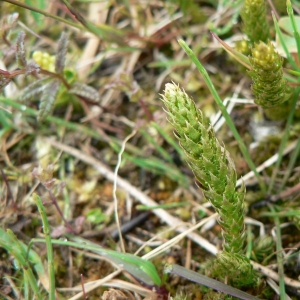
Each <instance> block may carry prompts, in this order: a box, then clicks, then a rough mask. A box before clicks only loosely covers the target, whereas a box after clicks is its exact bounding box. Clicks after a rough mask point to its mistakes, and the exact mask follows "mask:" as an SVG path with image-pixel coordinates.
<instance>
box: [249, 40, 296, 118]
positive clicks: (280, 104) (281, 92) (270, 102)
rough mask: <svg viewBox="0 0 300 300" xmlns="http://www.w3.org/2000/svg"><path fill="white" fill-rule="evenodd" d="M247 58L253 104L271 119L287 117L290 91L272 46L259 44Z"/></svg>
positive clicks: (281, 61)
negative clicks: (249, 66) (260, 107)
mask: <svg viewBox="0 0 300 300" xmlns="http://www.w3.org/2000/svg"><path fill="white" fill-rule="evenodd" d="M251 52H252V55H251V56H250V57H249V60H250V65H251V70H250V71H249V72H248V73H249V75H250V76H251V78H252V81H253V84H252V92H253V94H254V96H255V100H254V102H255V103H256V104H258V105H260V106H262V108H264V110H265V113H266V115H267V116H268V117H269V118H271V119H273V120H276V119H281V118H284V117H286V116H287V114H288V111H289V109H290V101H289V99H290V98H291V95H292V89H291V88H290V87H289V86H288V84H287V81H286V80H285V79H284V78H283V68H282V64H283V59H282V57H281V56H280V55H279V54H278V53H277V52H276V51H275V49H274V46H273V44H272V43H271V42H270V41H269V42H268V43H267V44H265V43H264V42H259V43H256V44H255V45H254V47H253V48H252V51H251Z"/></svg>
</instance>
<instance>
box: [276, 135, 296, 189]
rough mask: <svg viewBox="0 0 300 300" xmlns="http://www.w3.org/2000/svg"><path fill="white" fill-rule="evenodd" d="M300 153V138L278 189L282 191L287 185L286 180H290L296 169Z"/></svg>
mask: <svg viewBox="0 0 300 300" xmlns="http://www.w3.org/2000/svg"><path fill="white" fill-rule="evenodd" d="M299 153H300V139H298V142H297V144H296V147H295V149H294V151H293V153H292V156H291V158H290V161H289V164H288V166H287V168H286V170H285V173H284V176H283V178H282V180H281V183H280V186H279V188H278V191H279V192H280V191H282V189H283V188H284V187H285V184H286V182H287V181H288V179H289V178H290V175H291V173H292V171H293V169H294V166H295V163H296V161H297V158H298V156H299Z"/></svg>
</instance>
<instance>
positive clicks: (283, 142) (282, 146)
mask: <svg viewBox="0 0 300 300" xmlns="http://www.w3.org/2000/svg"><path fill="white" fill-rule="evenodd" d="M299 92H300V87H298V88H296V90H295V91H294V96H293V97H294V98H293V102H292V107H291V110H290V113H289V116H288V119H287V122H286V127H285V131H284V135H283V137H282V140H281V144H280V147H279V151H278V159H277V161H276V164H275V167H274V170H273V173H272V177H271V181H270V184H269V189H268V194H270V193H271V192H272V189H273V187H274V183H275V178H276V175H277V173H278V170H279V166H280V164H281V161H282V158H283V152H284V149H285V147H286V145H287V142H288V139H289V136H290V129H291V126H292V121H293V118H294V114H295V108H296V104H297V101H298V95H299Z"/></svg>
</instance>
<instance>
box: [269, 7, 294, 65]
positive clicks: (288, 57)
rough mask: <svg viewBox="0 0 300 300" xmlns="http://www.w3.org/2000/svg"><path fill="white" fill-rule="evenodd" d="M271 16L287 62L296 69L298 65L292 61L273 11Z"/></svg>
mask: <svg viewBox="0 0 300 300" xmlns="http://www.w3.org/2000/svg"><path fill="white" fill-rule="evenodd" d="M272 17H273V22H274V26H275V31H276V33H277V35H278V37H279V40H280V43H281V45H282V48H283V50H284V52H285V54H286V57H287V59H288V61H289V63H290V64H291V65H292V66H293V68H294V69H295V70H298V66H297V64H296V63H295V61H294V59H293V57H292V55H291V54H290V52H289V49H288V48H287V45H286V43H285V41H284V37H283V35H282V32H281V30H280V28H279V25H278V22H277V19H276V16H275V15H274V13H273V12H272Z"/></svg>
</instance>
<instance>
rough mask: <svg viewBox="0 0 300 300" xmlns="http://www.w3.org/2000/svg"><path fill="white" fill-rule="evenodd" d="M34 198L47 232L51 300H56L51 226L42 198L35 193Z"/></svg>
mask: <svg viewBox="0 0 300 300" xmlns="http://www.w3.org/2000/svg"><path fill="white" fill-rule="evenodd" d="M33 199H34V202H35V203H36V205H37V207H38V210H39V212H40V215H41V217H42V223H43V231H44V234H45V241H46V247H47V260H48V274H49V281H50V286H49V300H55V272H54V257H53V249H52V243H51V235H50V226H49V222H48V218H47V214H46V211H45V208H44V205H43V203H42V200H41V198H40V197H39V196H38V195H37V194H33Z"/></svg>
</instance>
